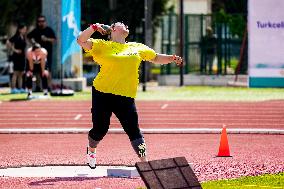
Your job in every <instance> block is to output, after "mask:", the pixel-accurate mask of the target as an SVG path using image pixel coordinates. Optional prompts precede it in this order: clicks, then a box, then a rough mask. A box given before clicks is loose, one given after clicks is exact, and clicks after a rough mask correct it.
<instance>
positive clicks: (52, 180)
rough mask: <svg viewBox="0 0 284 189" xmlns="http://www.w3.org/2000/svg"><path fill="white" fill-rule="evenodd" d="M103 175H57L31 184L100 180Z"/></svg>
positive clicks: (41, 184)
mask: <svg viewBox="0 0 284 189" xmlns="http://www.w3.org/2000/svg"><path fill="white" fill-rule="evenodd" d="M100 178H103V177H83V175H82V177H80V176H78V177H55V178H50V179H44V180H40V181H35V182H30V183H29V185H30V186H46V185H54V184H55V183H56V182H64V181H76V182H82V181H86V180H93V181H94V180H98V179H100Z"/></svg>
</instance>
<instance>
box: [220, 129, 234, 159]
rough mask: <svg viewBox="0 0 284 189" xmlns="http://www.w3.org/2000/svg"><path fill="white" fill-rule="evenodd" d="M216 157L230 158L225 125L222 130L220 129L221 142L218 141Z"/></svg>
mask: <svg viewBox="0 0 284 189" xmlns="http://www.w3.org/2000/svg"><path fill="white" fill-rule="evenodd" d="M217 157H232V156H231V155H230V149H229V142H228V138H227V131H226V125H223V129H222V133H221V141H220V146H219V152H218V155H217Z"/></svg>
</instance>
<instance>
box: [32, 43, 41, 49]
mask: <svg viewBox="0 0 284 189" xmlns="http://www.w3.org/2000/svg"><path fill="white" fill-rule="evenodd" d="M40 48H41V46H40V44H39V43H34V44H33V46H32V51H35V50H36V49H40Z"/></svg>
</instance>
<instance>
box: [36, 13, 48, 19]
mask: <svg viewBox="0 0 284 189" xmlns="http://www.w3.org/2000/svg"><path fill="white" fill-rule="evenodd" d="M39 18H44V19H46V18H45V16H44V15H42V14H40V15H38V17H37V20H38V19H39Z"/></svg>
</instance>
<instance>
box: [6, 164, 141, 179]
mask: <svg viewBox="0 0 284 189" xmlns="http://www.w3.org/2000/svg"><path fill="white" fill-rule="evenodd" d="M106 176H109V177H130V178H132V177H139V173H138V172H137V170H136V168H135V167H126V166H97V167H96V169H91V168H89V167H88V166H43V167H19V168H4V169H0V177H106Z"/></svg>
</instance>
